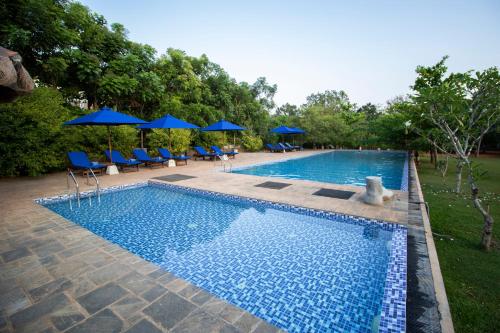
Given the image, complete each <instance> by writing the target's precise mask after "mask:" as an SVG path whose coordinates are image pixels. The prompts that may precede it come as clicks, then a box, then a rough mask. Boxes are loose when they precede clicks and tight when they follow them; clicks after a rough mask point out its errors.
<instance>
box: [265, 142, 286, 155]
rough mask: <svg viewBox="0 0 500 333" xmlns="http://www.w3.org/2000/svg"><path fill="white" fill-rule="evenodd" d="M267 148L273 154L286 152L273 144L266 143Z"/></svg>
mask: <svg viewBox="0 0 500 333" xmlns="http://www.w3.org/2000/svg"><path fill="white" fill-rule="evenodd" d="M266 148H267V149H268V150H269V151H270V152H271V153H276V152H278V153H282V152H283V151H284V149H283V148H281V147H279V146H278V145H274V144H271V143H266Z"/></svg>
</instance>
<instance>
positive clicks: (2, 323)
mask: <svg viewBox="0 0 500 333" xmlns="http://www.w3.org/2000/svg"><path fill="white" fill-rule="evenodd" d="M5 326H7V320H6V319H5V317H4V316H3V315H0V328H4V327H5Z"/></svg>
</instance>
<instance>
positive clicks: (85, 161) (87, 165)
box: [68, 151, 107, 173]
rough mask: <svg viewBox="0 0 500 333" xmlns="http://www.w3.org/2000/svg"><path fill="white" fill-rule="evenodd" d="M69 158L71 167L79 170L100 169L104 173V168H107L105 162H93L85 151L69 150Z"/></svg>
mask: <svg viewBox="0 0 500 333" xmlns="http://www.w3.org/2000/svg"><path fill="white" fill-rule="evenodd" d="M68 159H69V162H70V163H71V169H77V170H88V169H91V170H92V171H99V172H101V173H102V171H103V170H104V169H106V167H107V166H106V165H105V164H101V163H97V162H91V161H90V160H89V158H88V156H87V154H85V153H84V152H83V151H70V152H68Z"/></svg>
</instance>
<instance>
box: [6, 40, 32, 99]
mask: <svg viewBox="0 0 500 333" xmlns="http://www.w3.org/2000/svg"><path fill="white" fill-rule="evenodd" d="M21 62H22V58H21V56H20V55H19V53H17V52H14V51H11V50H8V49H6V48H3V47H1V46H0V102H12V101H13V100H14V99H15V98H16V97H18V96H20V95H23V94H27V93H29V92H31V91H32V90H33V88H35V82H33V79H32V78H31V76H30V75H29V73H28V71H27V70H26V69H25V68H24V67H23V65H22V64H21Z"/></svg>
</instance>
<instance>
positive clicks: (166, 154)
mask: <svg viewBox="0 0 500 333" xmlns="http://www.w3.org/2000/svg"><path fill="white" fill-rule="evenodd" d="M158 152H159V153H160V155H161V157H163V158H164V159H166V160H170V159H172V160H175V161H184V163H185V164H186V165H187V164H188V160H189V159H190V158H191V156H187V155H185V156H182V155H180V156H178V155H172V154H171V153H170V150H168V149H167V148H158Z"/></svg>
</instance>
